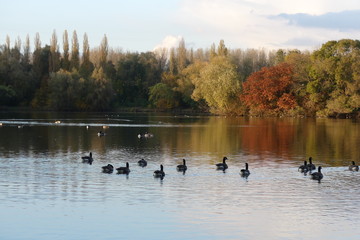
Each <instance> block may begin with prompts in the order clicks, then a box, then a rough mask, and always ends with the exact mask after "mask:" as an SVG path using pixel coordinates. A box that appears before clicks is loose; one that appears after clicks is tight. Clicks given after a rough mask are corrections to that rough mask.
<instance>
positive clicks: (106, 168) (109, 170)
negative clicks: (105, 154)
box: [102, 164, 114, 173]
mask: <svg viewBox="0 0 360 240" xmlns="http://www.w3.org/2000/svg"><path fill="white" fill-rule="evenodd" d="M102 170H103V172H104V173H112V172H113V171H114V166H113V165H111V164H108V165H106V166H103V167H102Z"/></svg>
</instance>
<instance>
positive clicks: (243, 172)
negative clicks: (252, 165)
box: [240, 163, 250, 177]
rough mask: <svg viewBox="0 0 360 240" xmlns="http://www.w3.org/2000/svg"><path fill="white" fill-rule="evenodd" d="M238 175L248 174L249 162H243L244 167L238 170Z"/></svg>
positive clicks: (244, 175) (245, 175)
mask: <svg viewBox="0 0 360 240" xmlns="http://www.w3.org/2000/svg"><path fill="white" fill-rule="evenodd" d="M240 175H241V176H242V177H247V176H249V175H250V171H249V164H248V163H245V169H241V170H240Z"/></svg>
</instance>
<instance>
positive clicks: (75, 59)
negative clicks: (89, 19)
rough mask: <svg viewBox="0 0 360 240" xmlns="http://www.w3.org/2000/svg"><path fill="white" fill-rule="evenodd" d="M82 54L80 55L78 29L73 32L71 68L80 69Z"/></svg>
mask: <svg viewBox="0 0 360 240" xmlns="http://www.w3.org/2000/svg"><path fill="white" fill-rule="evenodd" d="M79 66H80V56H79V41H78V37H77V34H76V31H74V32H73V36H72V46H71V59H70V70H72V69H76V70H79Z"/></svg>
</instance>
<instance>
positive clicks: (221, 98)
mask: <svg viewBox="0 0 360 240" xmlns="http://www.w3.org/2000/svg"><path fill="white" fill-rule="evenodd" d="M240 79H241V78H240V76H239V74H238V72H237V71H236V66H235V65H234V64H233V63H231V61H230V60H229V59H228V58H226V57H224V56H218V57H213V58H212V59H211V61H210V63H209V64H207V65H206V66H205V67H204V68H203V69H202V70H201V71H200V76H199V78H197V79H196V80H195V81H194V85H195V89H194V92H193V94H192V98H193V99H194V100H195V101H199V100H201V99H204V100H205V101H206V103H207V104H208V106H209V107H210V111H212V112H215V113H221V114H232V113H234V112H236V111H237V109H238V108H239V101H238V98H237V96H238V95H239V94H240V90H241V86H240Z"/></svg>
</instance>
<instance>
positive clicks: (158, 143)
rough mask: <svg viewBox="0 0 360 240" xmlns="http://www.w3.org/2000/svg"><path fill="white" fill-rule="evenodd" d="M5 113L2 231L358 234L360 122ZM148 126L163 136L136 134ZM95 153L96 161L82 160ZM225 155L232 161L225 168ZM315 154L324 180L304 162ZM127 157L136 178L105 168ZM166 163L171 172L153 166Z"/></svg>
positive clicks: (0, 144) (154, 235)
mask: <svg viewBox="0 0 360 240" xmlns="http://www.w3.org/2000/svg"><path fill="white" fill-rule="evenodd" d="M57 120H59V121H61V123H60V124H55V121H57ZM0 122H2V123H3V125H2V126H1V127H0V136H1V138H0V212H1V215H0V226H1V228H0V239H6V240H11V239H36V240H41V239H359V238H360V229H359V224H360V214H359V208H360V188H359V184H360V172H350V171H348V170H347V169H348V168H347V166H348V165H349V163H350V161H352V160H353V161H356V162H358V163H360V147H359V146H360V123H359V122H356V121H354V120H332V119H257V118H250V119H244V118H224V117H192V116H170V115H166V114H158V115H154V114H149V115H146V114H103V113H102V114H61V113H57V114H55V113H52V114H50V113H12V114H11V113H0ZM103 125H106V126H109V128H108V129H103V128H102V126H103ZM18 126H20V128H19V127H18ZM86 126H89V128H88V129H87V128H86ZM100 130H102V131H104V132H106V136H104V137H98V136H97V132H98V131H100ZM145 132H151V133H153V134H154V137H153V138H150V139H138V138H137V135H138V134H139V133H145ZM90 151H92V153H93V158H94V162H93V164H92V165H89V164H85V163H82V160H81V156H84V155H87V154H88V153H89V152H90ZM223 156H227V157H228V159H229V160H228V165H229V169H228V170H227V171H226V172H222V171H216V169H215V166H214V164H216V163H218V162H221V160H222V157H223ZM309 156H312V157H313V161H314V163H315V164H316V165H322V166H323V173H324V179H323V180H322V181H321V183H319V182H317V181H313V180H311V179H310V177H309V176H304V175H302V174H301V173H299V172H297V168H298V166H299V165H301V164H302V162H303V161H304V160H307V158H308V157H309ZM141 158H144V159H146V160H147V161H148V166H147V167H145V168H141V167H139V166H137V164H136V163H137V161H138V160H140V159H141ZM183 158H185V159H187V165H188V171H187V172H186V173H185V174H183V173H179V172H177V171H176V165H178V164H181V162H182V159H183ZM126 161H128V162H129V163H130V169H131V173H130V174H129V175H128V176H124V175H118V174H116V173H115V172H114V173H113V174H105V173H102V172H101V166H104V165H106V164H108V163H111V164H113V165H114V166H115V167H120V166H125V163H126ZM245 162H248V163H249V166H250V171H251V175H250V176H249V177H248V178H247V179H244V178H241V177H240V175H239V171H240V169H241V168H243V167H244V164H245ZM160 164H163V165H164V170H165V172H166V176H165V178H164V179H163V180H160V179H154V178H153V176H152V174H153V171H154V170H157V169H159V165H160Z"/></svg>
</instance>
